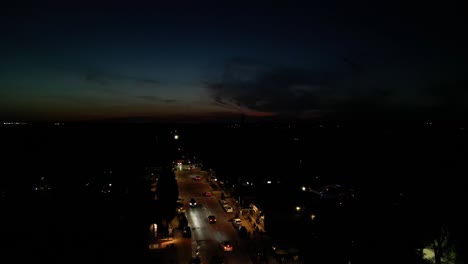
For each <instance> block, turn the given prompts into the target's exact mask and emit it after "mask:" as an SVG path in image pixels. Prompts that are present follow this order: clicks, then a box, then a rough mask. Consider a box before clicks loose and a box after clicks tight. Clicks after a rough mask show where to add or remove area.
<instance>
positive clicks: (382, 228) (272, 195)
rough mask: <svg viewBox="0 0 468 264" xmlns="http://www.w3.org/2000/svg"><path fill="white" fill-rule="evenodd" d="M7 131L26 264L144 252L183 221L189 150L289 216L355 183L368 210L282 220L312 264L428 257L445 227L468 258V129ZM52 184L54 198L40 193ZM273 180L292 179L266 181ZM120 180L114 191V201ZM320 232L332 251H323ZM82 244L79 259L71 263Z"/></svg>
mask: <svg viewBox="0 0 468 264" xmlns="http://www.w3.org/2000/svg"><path fill="white" fill-rule="evenodd" d="M176 130H177V132H175V131H176ZM1 132H2V133H1V136H2V137H1V144H2V152H3V154H4V155H3V158H2V161H3V162H2V163H3V166H2V168H3V171H2V177H1V179H0V181H1V184H0V191H1V195H2V200H1V203H2V208H5V210H4V212H6V213H5V214H4V215H5V216H6V217H3V218H2V225H1V226H2V239H1V240H2V242H1V243H2V248H3V249H6V252H10V254H11V256H13V255H14V256H21V258H24V259H25V260H37V259H41V260H44V262H47V263H53V262H54V261H55V262H57V263H59V262H61V263H63V262H71V263H74V262H80V261H82V260H84V259H92V260H95V261H96V262H97V261H99V260H103V259H109V258H114V259H123V258H128V259H133V260H135V259H136V258H137V257H143V256H144V255H145V250H146V248H147V242H148V234H147V231H148V230H147V229H148V226H147V225H148V224H149V223H153V222H158V223H159V222H163V220H164V219H166V220H167V219H170V218H171V217H172V216H173V213H174V210H173V207H174V206H175V199H177V196H178V194H177V188H176V184H175V181H174V177H173V173H172V171H170V165H171V162H172V161H174V160H175V159H178V158H181V156H185V158H190V159H193V157H196V160H197V161H201V162H202V163H203V166H204V168H205V169H213V170H215V171H216V174H217V176H218V177H219V178H220V179H228V180H230V181H231V182H232V183H234V184H236V185H238V186H239V185H240V184H241V183H242V182H244V181H250V182H255V185H254V186H256V189H255V190H256V191H257V194H258V196H260V198H261V200H263V201H264V202H266V203H268V201H270V202H271V203H272V204H274V205H275V206H276V205H279V204H281V206H284V207H285V208H291V206H294V204H295V203H296V202H297V201H304V200H305V201H311V200H310V199H308V198H303V197H302V198H301V197H299V196H300V195H299V194H301V192H300V191H299V190H300V186H302V185H311V186H314V185H317V186H318V185H320V184H329V183H340V184H344V185H347V186H350V187H352V188H353V189H354V190H355V192H356V195H357V198H358V199H357V202H356V203H354V204H353V205H352V206H350V207H345V208H343V209H341V210H334V209H329V208H315V207H313V208H314V210H315V211H314V212H313V213H318V214H320V216H317V219H316V220H317V221H316V222H315V223H314V225H310V224H308V223H309V222H307V219H302V220H300V221H302V222H303V224H302V225H294V227H295V228H284V227H285V226H286V225H288V226H290V223H288V222H279V223H278V225H279V226H280V227H279V228H276V229H278V230H287V233H286V234H285V235H286V237H289V238H290V240H291V238H294V239H292V240H293V241H299V240H298V239H299V238H302V236H306V237H307V238H310V240H311V242H310V244H304V243H299V244H300V246H303V248H302V249H303V250H304V251H305V252H312V251H313V252H312V253H311V254H310V255H311V256H314V259H310V261H311V262H312V261H316V260H327V261H328V263H332V262H333V261H332V259H333V258H336V263H339V260H342V259H343V258H345V257H348V256H349V254H350V253H349V250H350V248H349V241H350V239H351V238H352V240H353V241H354V243H355V244H354V245H353V254H354V255H355V256H354V259H355V260H356V261H357V262H365V261H368V260H378V262H379V263H418V262H417V259H418V250H419V249H421V248H422V247H423V246H427V244H428V243H429V242H430V241H432V240H433V239H434V238H437V237H439V238H440V237H441V232H442V231H444V230H445V229H444V228H448V230H449V231H450V243H451V246H453V247H455V248H457V259H458V260H459V261H462V260H464V259H466V256H464V255H463V254H464V252H466V250H463V248H464V247H465V245H466V237H467V234H466V229H465V226H466V225H465V223H466V220H467V219H466V217H465V216H464V214H463V208H464V207H463V203H462V201H464V193H465V190H466V187H467V186H466V184H465V181H464V175H466V172H467V171H466V169H467V168H466V164H468V163H467V151H468V149H467V136H468V135H467V132H466V130H464V129H463V127H462V126H461V125H460V124H457V125H454V124H444V125H443V126H442V125H425V124H419V125H408V124H404V125H395V124H380V125H378V126H377V125H375V126H374V125H368V124H362V123H361V124H354V125H352V124H339V125H338V124H336V123H333V124H312V125H303V126H301V127H297V126H289V125H288V124H282V125H278V126H276V125H270V126H269V127H265V126H263V127H259V126H253V125H245V126H232V125H226V124H225V125H212V126H207V125H203V126H201V125H200V126H197V125H191V126H188V125H187V126H180V125H179V126H167V127H166V126H159V127H155V126H144V125H135V126H123V125H122V126H118V125H107V126H102V125H93V126H68V127H67V126H63V127H36V126H35V127H20V128H10V127H7V128H2V131H1ZM174 134H177V135H179V139H178V140H174ZM148 166H150V167H157V168H159V169H158V170H157V171H158V176H159V180H158V184H159V185H164V186H166V187H167V188H163V187H161V186H158V187H157V189H158V190H160V191H161V192H160V193H158V194H157V195H158V197H159V198H161V200H159V201H153V200H152V198H153V197H154V195H155V194H154V193H151V192H150V186H148V185H149V182H148V178H147V172H146V171H145V168H146V167H148ZM110 171H112V174H111V173H110ZM41 177H45V181H47V186H49V187H51V190H50V191H45V192H40V191H39V192H37V191H35V188H37V187H38V186H40V181H41ZM317 177H318V178H317ZM266 180H272V182H277V181H280V184H279V185H274V186H269V187H266V186H262V182H263V183H264V182H265V181H266ZM87 183H89V186H87V185H86V184H87ZM109 183H112V188H111V189H112V192H111V193H110V194H109V193H107V194H104V193H102V191H103V188H104V187H103V186H106V185H108V184H109ZM104 190H107V189H106V188H104ZM274 208H275V207H273V206H272V207H271V208H270V210H271V211H272V212H274ZM442 233H443V232H442ZM314 235H317V236H319V237H320V239H321V240H320V243H316V244H314V242H313V241H314V240H313V239H312V237H313V236H314ZM72 238H73V239H72ZM129 243H130V244H129ZM25 244H34V245H36V246H35V247H33V248H31V247H24V245H25ZM51 245H53V246H51ZM66 245H70V246H66ZM309 245H315V247H314V250H312V249H311V248H310V247H309ZM26 248H27V249H26ZM23 250H30V252H31V253H30V254H20V253H22V252H23ZM75 250H78V251H80V252H81V253H80V254H77V255H78V256H77V257H76V258H71V257H70V256H72V255H74V251H75ZM113 252H114V253H113ZM111 253H112V254H111ZM87 262H88V263H89V262H90V261H87ZM322 263H324V262H322ZM460 263H462V262H460Z"/></svg>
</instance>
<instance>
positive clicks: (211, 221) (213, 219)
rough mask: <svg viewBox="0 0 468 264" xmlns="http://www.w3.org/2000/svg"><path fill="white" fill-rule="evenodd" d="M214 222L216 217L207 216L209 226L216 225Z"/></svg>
mask: <svg viewBox="0 0 468 264" xmlns="http://www.w3.org/2000/svg"><path fill="white" fill-rule="evenodd" d="M216 221H217V219H216V216H214V215H210V216H208V222H210V224H214V223H216Z"/></svg>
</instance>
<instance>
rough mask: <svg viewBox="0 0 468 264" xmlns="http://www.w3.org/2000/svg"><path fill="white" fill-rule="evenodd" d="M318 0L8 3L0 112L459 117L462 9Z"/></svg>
mask: <svg viewBox="0 0 468 264" xmlns="http://www.w3.org/2000/svg"><path fill="white" fill-rule="evenodd" d="M218 2H219V1H218ZM283 2H284V3H283ZM309 2H310V1H309ZM324 2H326V4H325V3H324V4H310V3H308V4H304V3H301V2H298V1H281V2H279V3H278V4H272V3H271V2H258V1H257V2H255V1H249V2H245V3H242V2H239V1H235V2H232V3H235V4H232V5H229V4H225V3H224V4H219V3H216V1H213V2H206V1H205V2H203V1H180V2H176V4H165V5H162V4H149V3H150V2H134V1H128V2H125V1H121V2H108V3H107V4H104V2H101V3H100V4H93V5H90V4H84V3H83V2H81V4H80V5H74V6H72V5H71V4H63V3H61V4H60V2H56V3H55V4H54V5H52V4H51V5H41V6H40V7H33V6H26V5H25V6H22V7H10V8H5V9H4V10H2V11H0V12H1V16H0V17H1V18H0V30H1V31H0V33H1V34H2V39H3V40H2V42H1V43H0V48H1V49H0V57H1V58H2V59H1V61H0V113H1V114H0V115H1V116H0V117H1V118H2V119H4V120H50V121H56V120H65V121H67V120H89V119H108V118H124V119H125V118H129V119H134V118H150V119H152V118H156V119H158V118H176V119H193V120H206V119H210V118H220V117H221V118H222V117H227V116H229V115H230V114H231V113H234V114H236V115H238V114H239V113H244V114H246V115H248V116H274V117H280V118H283V117H284V118H327V117H331V116H333V117H345V118H349V117H357V118H360V117H372V118H379V116H399V115H403V116H408V115H416V116H417V115H427V116H431V115H436V116H438V117H443V118H449V117H457V118H460V117H463V115H464V113H465V112H466V110H467V105H468V104H465V102H466V100H467V99H468V97H467V92H466V84H467V81H466V80H467V78H466V76H468V75H467V71H468V70H467V69H468V67H467V52H466V48H465V47H466V46H467V44H468V43H467V41H466V40H465V39H464V34H463V32H465V31H466V30H465V26H466V18H464V16H463V15H462V10H463V9H462V8H461V6H456V5H455V4H451V3H450V2H444V3H439V5H433V6H432V5H431V4H429V3H424V5H414V6H410V5H398V4H396V2H390V1H389V2H387V3H388V4H384V2H379V3H378V5H370V4H369V3H365V2H359V1H358V2H356V1H354V2H353V3H345V4H343V3H341V4H336V3H332V2H329V1H324ZM442 4H443V5H442Z"/></svg>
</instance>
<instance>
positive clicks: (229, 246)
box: [221, 241, 234, 251]
mask: <svg viewBox="0 0 468 264" xmlns="http://www.w3.org/2000/svg"><path fill="white" fill-rule="evenodd" d="M221 247H222V249H223V250H224V251H233V250H234V248H233V247H232V244H231V242H229V241H223V242H222V243H221Z"/></svg>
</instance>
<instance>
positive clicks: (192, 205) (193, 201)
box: [189, 198, 197, 207]
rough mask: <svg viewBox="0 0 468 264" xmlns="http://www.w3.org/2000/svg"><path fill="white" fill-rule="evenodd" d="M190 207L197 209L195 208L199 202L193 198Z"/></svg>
mask: <svg viewBox="0 0 468 264" xmlns="http://www.w3.org/2000/svg"><path fill="white" fill-rule="evenodd" d="M189 205H190V207H195V206H197V201H195V199H194V198H191V199H190V203H189Z"/></svg>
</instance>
